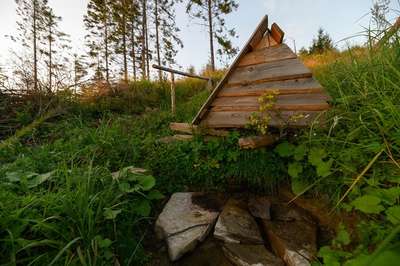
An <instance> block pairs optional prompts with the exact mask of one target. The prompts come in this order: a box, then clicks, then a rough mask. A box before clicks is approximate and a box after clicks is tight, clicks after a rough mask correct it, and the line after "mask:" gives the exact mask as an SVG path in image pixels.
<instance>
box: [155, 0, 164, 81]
mask: <svg viewBox="0 0 400 266" xmlns="http://www.w3.org/2000/svg"><path fill="white" fill-rule="evenodd" d="M154 15H155V22H156V50H157V64H158V65H159V66H161V56H160V34H159V27H160V22H159V20H158V0H155V8H154ZM158 79H159V81H162V72H161V70H158Z"/></svg>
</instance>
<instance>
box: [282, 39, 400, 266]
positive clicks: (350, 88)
mask: <svg viewBox="0 0 400 266" xmlns="http://www.w3.org/2000/svg"><path fill="white" fill-rule="evenodd" d="M361 54H363V56H360V48H357V49H356V51H354V50H351V49H350V50H349V51H346V52H344V53H342V55H341V56H338V57H336V58H335V59H334V60H332V58H331V55H327V56H328V59H327V60H328V61H329V60H330V61H331V63H330V64H327V65H322V66H317V67H315V68H314V72H315V74H316V78H317V79H318V80H319V81H320V82H321V84H322V85H323V86H324V87H325V88H326V89H327V91H328V92H329V94H330V95H331V96H332V98H333V101H332V104H333V108H332V109H331V110H330V111H329V112H328V113H327V124H326V127H325V128H313V129H312V130H307V131H304V132H303V134H302V135H301V136H300V137H298V138H296V139H292V140H291V143H292V144H291V145H293V146H292V147H291V148H292V149H293V151H295V152H294V153H291V154H289V155H288V156H286V157H287V158H288V160H287V161H288V170H289V175H291V176H292V187H293V188H294V190H297V192H298V193H304V192H306V191H307V192H308V193H309V194H310V192H311V191H313V192H314V193H316V194H320V193H327V194H328V195H329V198H330V199H331V201H332V210H333V211H335V210H336V209H334V207H335V206H337V208H338V209H341V210H344V211H347V212H349V213H357V214H358V215H359V216H360V221H359V222H358V224H349V225H345V226H344V228H342V230H341V232H342V235H343V234H349V237H350V239H349V240H348V239H347V238H346V239H345V241H344V240H343V239H340V238H339V239H336V240H334V241H333V242H332V245H331V246H330V247H324V248H323V249H321V252H320V255H321V257H322V258H323V259H324V263H326V264H327V265H396V263H397V261H398V259H399V258H400V252H398V247H399V246H398V244H399V242H400V236H399V233H398V226H399V224H400V206H399V198H400V186H399V184H400V164H399V159H400V134H399V132H400V101H399V100H400V83H399V80H400V40H399V39H393V40H391V43H389V44H387V45H386V46H384V47H381V48H379V49H378V48H370V49H368V48H364V49H363V51H362V53H361ZM322 57H323V56H322ZM306 61H307V59H306ZM281 147H282V148H281V150H283V153H284V152H285V149H284V148H285V147H284V146H281ZM296 152H297V156H296ZM281 153H282V152H281ZM298 154H301V155H298ZM394 232H396V233H394ZM384 243H385V249H377V252H371V251H373V250H375V248H376V247H381V246H382V245H383V244H384ZM384 250H386V251H384ZM394 250H397V252H394V253H393V252H392V251H394ZM382 260H383V261H386V264H379V263H382ZM378 261H381V262H379V263H378Z"/></svg>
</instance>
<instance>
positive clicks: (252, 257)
mask: <svg viewBox="0 0 400 266" xmlns="http://www.w3.org/2000/svg"><path fill="white" fill-rule="evenodd" d="M223 251H224V254H225V256H226V257H227V258H228V259H229V260H230V261H231V262H232V264H234V265H236V266H251V265H257V266H284V265H285V264H284V263H283V261H282V260H281V259H280V258H278V257H276V256H275V255H274V254H272V253H271V252H269V251H268V250H267V249H266V248H265V247H264V245H245V244H232V243H225V244H224V246H223Z"/></svg>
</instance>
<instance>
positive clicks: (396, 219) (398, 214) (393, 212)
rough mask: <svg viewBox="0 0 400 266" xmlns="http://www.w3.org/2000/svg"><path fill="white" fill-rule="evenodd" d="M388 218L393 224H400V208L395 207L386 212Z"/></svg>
mask: <svg viewBox="0 0 400 266" xmlns="http://www.w3.org/2000/svg"><path fill="white" fill-rule="evenodd" d="M385 213H386V217H387V219H388V220H389V221H390V222H391V223H392V224H396V225H397V224H399V223H400V206H393V207H390V208H389V209H387V210H386V212H385Z"/></svg>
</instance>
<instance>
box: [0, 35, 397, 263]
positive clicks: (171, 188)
mask: <svg viewBox="0 0 400 266" xmlns="http://www.w3.org/2000/svg"><path fill="white" fill-rule="evenodd" d="M354 54H355V53H354V51H349V52H346V53H344V54H337V55H335V56H334V57H332V55H327V56H328V57H329V63H328V64H319V63H318V64H314V65H312V67H313V70H314V72H315V74H316V77H317V79H318V80H319V81H320V82H321V83H322V84H323V85H324V87H325V88H326V89H327V90H328V92H329V93H330V95H331V96H332V98H333V102H332V104H333V108H332V110H330V111H329V112H328V113H327V125H326V127H324V128H312V129H307V130H303V131H299V132H296V133H297V134H296V137H294V135H293V134H290V135H289V136H292V137H290V138H289V139H287V140H285V141H282V143H280V144H278V145H277V146H276V147H274V148H272V149H271V148H269V149H260V150H256V151H241V150H239V148H238V146H237V139H238V138H239V136H240V134H241V133H240V132H239V133H238V132H234V133H232V134H231V135H230V136H229V137H228V138H226V139H222V140H212V141H209V142H204V141H203V140H202V139H201V137H196V138H195V140H194V141H192V142H181V143H172V144H162V143H160V142H159V141H158V140H159V139H160V138H161V137H165V136H168V135H171V134H172V132H171V131H170V130H169V128H168V125H169V123H170V122H173V121H178V122H189V121H190V120H191V119H192V118H193V116H194V114H195V113H196V112H197V110H198V109H199V108H200V106H201V104H202V103H203V102H204V101H205V99H206V98H207V96H208V94H209V92H208V91H207V90H206V84H205V83H204V82H197V81H193V80H184V81H180V82H178V84H177V114H176V116H175V117H174V116H172V115H171V114H170V112H169V108H170V106H169V84H167V83H149V82H140V83H135V84H130V85H129V86H128V87H120V86H117V87H115V88H113V89H112V90H110V91H106V92H104V91H102V92H100V90H99V91H98V92H96V94H93V91H94V89H96V88H87V90H86V91H85V95H84V97H82V98H81V99H79V100H78V99H77V98H76V97H74V96H73V95H68V94H63V95H58V96H56V97H55V98H53V100H51V102H49V104H48V105H47V106H49V108H50V109H52V108H57V110H58V112H57V115H55V116H51V117H47V118H46V119H42V120H41V121H40V123H36V124H34V125H33V126H32V124H31V123H32V121H38V119H39V120H40V118H39V117H42V116H43V113H45V111H43V110H42V109H40V108H38V107H37V105H35V101H34V99H31V100H30V101H27V104H23V105H20V106H17V107H15V108H14V109H13V110H14V112H12V113H10V115H9V117H8V118H7V119H8V120H7V121H8V125H10V127H8V129H7V132H5V133H4V134H2V135H1V136H2V138H3V139H8V141H7V142H3V145H2V146H1V149H0V264H5V265H16V264H19V265H20V264H24V265H25V264H29V263H31V265H46V264H52V265H61V264H64V265H65V264H70V265H110V264H111V263H115V262H116V261H118V262H119V263H121V265H129V264H130V265H141V264H145V263H146V261H149V260H151V254H148V253H146V250H145V249H144V248H143V245H142V243H143V240H144V239H146V235H147V232H148V230H152V222H153V219H154V217H153V216H154V213H155V212H154V210H155V209H157V208H158V207H159V205H160V203H161V201H162V198H163V195H166V196H167V195H169V194H170V193H173V192H175V191H184V190H219V191H224V190H229V191H238V190H241V191H251V192H254V193H270V192H271V191H274V190H275V189H276V185H277V184H280V183H289V184H291V186H292V190H293V191H294V192H295V193H297V194H304V196H307V197H311V198H313V197H317V196H320V195H328V196H329V198H330V199H331V204H332V211H339V210H340V211H345V212H349V213H352V214H356V215H357V216H358V217H359V220H357V221H358V222H357V223H356V224H343V225H341V226H340V227H339V230H338V235H337V237H336V238H335V239H334V240H333V242H332V245H331V246H326V247H322V248H321V249H320V252H319V255H320V261H321V262H323V263H324V264H326V265H342V264H345V265H368V263H369V264H370V265H391V264H388V262H390V261H391V260H393V261H394V262H397V261H398V256H399V252H396V251H398V249H399V244H398V243H399V234H398V231H399V224H400V207H399V196H400V188H399V183H400V172H399V170H400V166H399V163H400V162H399V154H400V150H399V149H400V134H399V132H400V122H399V121H400V107H399V100H400V83H399V80H400V44H399V42H398V41H397V40H394V43H392V44H390V45H388V46H387V47H384V48H382V49H371V50H366V49H364V50H363V52H362V54H363V55H362V56H360V53H357V55H356V56H354ZM323 56H324V55H321V56H319V59H318V60H321V61H324V60H325V59H326V60H328V59H327V58H325V59H324V57H323ZM304 60H306V61H307V58H305V59H304ZM310 60H313V61H315V59H314V58H311V59H310ZM54 99H56V100H54ZM39 111H42V115H38V113H39ZM21 128H22V129H25V130H23V131H22V133H21V134H18V133H17V134H15V132H18V131H16V130H18V129H21ZM10 136H14V138H13V139H11V141H10V139H9V137H10ZM127 166H135V167H143V168H146V169H149V170H150V172H151V176H149V175H144V176H142V175H135V174H129V173H124V175H123V176H122V177H121V178H119V179H115V178H112V175H111V173H113V172H115V171H118V170H120V169H124V168H125V167H127ZM125 172H126V171H125ZM153 177H154V178H153ZM335 206H336V207H335ZM328 211H329V210H328ZM382 260H383V261H385V263H386V264H379V263H380V261H382ZM393 265H394V264H393Z"/></svg>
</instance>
